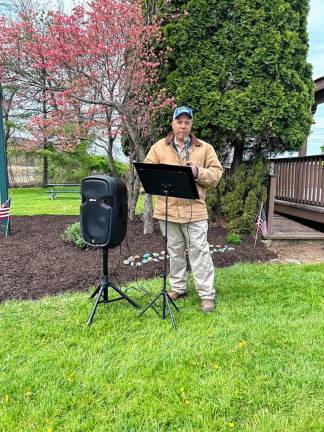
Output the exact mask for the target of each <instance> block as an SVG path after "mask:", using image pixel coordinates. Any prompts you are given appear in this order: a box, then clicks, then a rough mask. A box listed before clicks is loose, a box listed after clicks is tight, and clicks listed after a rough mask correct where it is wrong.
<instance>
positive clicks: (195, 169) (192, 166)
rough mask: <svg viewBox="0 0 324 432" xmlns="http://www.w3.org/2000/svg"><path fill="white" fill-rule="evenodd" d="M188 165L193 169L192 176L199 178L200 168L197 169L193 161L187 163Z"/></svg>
mask: <svg viewBox="0 0 324 432" xmlns="http://www.w3.org/2000/svg"><path fill="white" fill-rule="evenodd" d="M186 165H187V166H190V167H191V170H192V174H193V176H194V178H197V177H198V168H197V167H196V165H195V164H194V163H193V162H191V161H186Z"/></svg>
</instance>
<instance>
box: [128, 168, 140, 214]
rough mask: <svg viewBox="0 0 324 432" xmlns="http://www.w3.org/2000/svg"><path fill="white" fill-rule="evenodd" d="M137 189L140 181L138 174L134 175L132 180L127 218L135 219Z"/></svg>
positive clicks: (138, 189)
mask: <svg viewBox="0 0 324 432" xmlns="http://www.w3.org/2000/svg"><path fill="white" fill-rule="evenodd" d="M139 191H140V181H139V178H138V175H136V176H135V180H134V188H133V195H132V201H131V203H130V209H129V218H130V219H131V220H134V219H135V211H136V204H137V200H138V196H139Z"/></svg>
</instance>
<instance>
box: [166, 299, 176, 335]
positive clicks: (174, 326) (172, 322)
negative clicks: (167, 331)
mask: <svg viewBox="0 0 324 432" xmlns="http://www.w3.org/2000/svg"><path fill="white" fill-rule="evenodd" d="M165 302H166V304H167V307H168V311H169V317H170V321H171V325H172V328H173V331H176V330H177V327H176V323H175V321H174V318H173V315H172V311H171V307H170V301H169V296H167V298H166V299H165Z"/></svg>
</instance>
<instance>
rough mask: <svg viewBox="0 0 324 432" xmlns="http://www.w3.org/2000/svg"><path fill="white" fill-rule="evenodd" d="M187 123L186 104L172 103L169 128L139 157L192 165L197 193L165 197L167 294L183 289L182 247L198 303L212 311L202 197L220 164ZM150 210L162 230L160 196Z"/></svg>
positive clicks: (189, 118)
mask: <svg viewBox="0 0 324 432" xmlns="http://www.w3.org/2000/svg"><path fill="white" fill-rule="evenodd" d="M191 128H192V110H191V108H188V107H184V106H182V107H178V108H176V110H175V111H174V114H173V120H172V131H171V132H170V133H169V134H168V135H167V137H166V138H163V139H161V140H159V141H158V142H156V143H155V144H154V145H153V146H152V147H151V149H150V151H149V152H148V154H147V156H146V159H145V160H144V162H146V163H154V164H158V163H162V164H170V165H187V166H190V167H191V169H192V173H193V176H194V178H195V179H196V184H197V189H198V193H199V199H197V200H188V199H179V198H172V197H170V198H168V204H169V205H168V253H169V256H170V285H171V289H172V290H171V292H170V293H169V296H170V298H171V299H172V300H178V299H179V298H181V297H184V296H185V295H186V291H187V261H186V255H185V251H186V249H187V251H188V257H189V261H190V267H191V270H192V274H193V278H194V282H195V286H196V289H197V292H198V295H199V297H200V299H201V305H200V309H201V310H202V311H203V312H212V311H213V310H214V307H215V306H214V302H215V288H214V266H213V261H212V258H211V255H210V252H209V244H208V241H207V230H208V223H207V219H208V214H207V207H206V202H205V199H206V191H207V188H212V187H215V186H216V185H217V183H218V182H219V180H220V178H221V176H222V173H223V168H222V166H221V164H220V162H219V160H218V157H217V155H216V153H215V150H214V148H213V147H212V146H211V145H210V144H208V143H206V142H205V141H202V140H200V139H198V138H196V137H195V135H194V134H193V133H192V132H191ZM153 216H154V217H155V218H156V219H159V220H160V228H161V231H162V234H163V235H164V222H163V221H164V219H165V198H164V197H161V196H159V197H158V198H157V201H156V206H155V209H154V214H153Z"/></svg>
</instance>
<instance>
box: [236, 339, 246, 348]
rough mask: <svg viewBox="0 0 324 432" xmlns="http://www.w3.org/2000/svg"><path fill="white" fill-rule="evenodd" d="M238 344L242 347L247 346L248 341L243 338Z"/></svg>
mask: <svg viewBox="0 0 324 432" xmlns="http://www.w3.org/2000/svg"><path fill="white" fill-rule="evenodd" d="M238 345H239V347H240V348H245V347H246V345H247V343H246V342H245V341H244V340H242V341H240V342H239V344H238Z"/></svg>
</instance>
